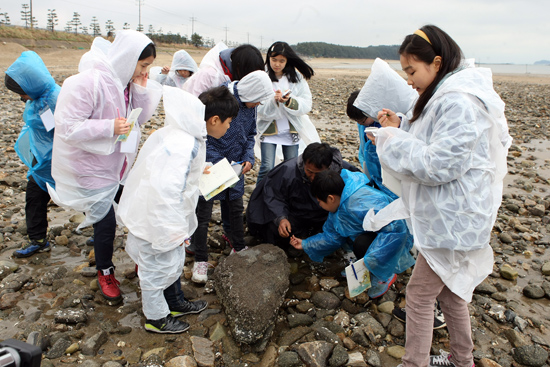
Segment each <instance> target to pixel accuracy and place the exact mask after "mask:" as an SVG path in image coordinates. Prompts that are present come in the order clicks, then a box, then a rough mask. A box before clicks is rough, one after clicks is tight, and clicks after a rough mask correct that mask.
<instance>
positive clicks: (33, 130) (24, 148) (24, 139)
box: [6, 51, 60, 191]
mask: <svg viewBox="0 0 550 367" xmlns="http://www.w3.org/2000/svg"><path fill="white" fill-rule="evenodd" d="M6 74H8V75H9V76H10V77H11V78H12V79H13V80H15V81H16V82H17V84H19V86H20V87H21V88H22V89H23V90H24V91H25V93H26V94H27V95H28V96H29V97H31V98H32V101H27V103H26V105H25V112H23V121H25V126H24V127H23V129H22V130H21V133H20V134H19V138H18V139H17V142H16V143H15V152H16V153H17V155H18V156H19V158H21V160H22V161H23V163H25V165H26V166H27V167H29V172H28V174H27V177H30V176H32V177H33V178H34V180H35V181H36V183H37V184H38V185H39V186H40V188H41V189H42V190H44V191H47V190H48V189H47V187H46V183H49V184H50V185H51V186H54V180H53V178H52V145H53V134H54V129H52V130H50V131H46V128H45V127H44V124H43V123H42V119H41V118H40V114H41V113H44V112H45V111H47V110H48V109H50V110H51V111H52V113H53V112H54V111H55V105H56V102H57V96H58V94H59V90H60V87H59V86H58V85H57V84H55V80H54V79H53V78H52V76H51V75H50V72H49V71H48V69H47V68H46V65H44V62H43V61H42V59H41V58H40V56H38V55H37V54H36V52H34V51H25V52H23V53H22V54H21V56H19V58H18V59H17V60H15V62H14V63H13V64H12V65H11V66H10V67H9V68H8V70H6ZM33 158H34V159H36V164H35V165H34V166H33Z"/></svg>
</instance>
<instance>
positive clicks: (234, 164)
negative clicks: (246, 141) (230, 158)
mask: <svg viewBox="0 0 550 367" xmlns="http://www.w3.org/2000/svg"><path fill="white" fill-rule="evenodd" d="M237 164H243V161H239V162H232V163H231V165H232V166H236V165H237Z"/></svg>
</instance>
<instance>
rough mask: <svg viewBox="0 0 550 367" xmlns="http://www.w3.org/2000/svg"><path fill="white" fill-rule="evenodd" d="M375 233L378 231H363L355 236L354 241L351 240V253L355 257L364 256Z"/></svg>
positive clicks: (360, 257)
mask: <svg viewBox="0 0 550 367" xmlns="http://www.w3.org/2000/svg"><path fill="white" fill-rule="evenodd" d="M377 235H378V232H365V233H362V234H360V235H359V236H357V237H356V238H355V241H353V254H354V255H355V257H356V258H357V259H362V258H363V257H365V254H366V253H367V250H368V249H369V247H370V245H371V243H372V241H374V239H375V238H376V236H377Z"/></svg>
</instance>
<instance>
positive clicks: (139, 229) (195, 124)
mask: <svg viewBox="0 0 550 367" xmlns="http://www.w3.org/2000/svg"><path fill="white" fill-rule="evenodd" d="M163 96H164V110H165V113H166V121H165V126H164V127H163V128H161V129H159V130H158V131H156V132H154V133H153V134H152V135H151V136H150V137H149V138H148V139H147V141H146V142H145V144H144V145H143V147H142V149H141V151H140V153H139V156H138V159H137V161H136V163H135V164H134V167H133V168H132V171H131V172H130V173H129V175H128V179H127V181H126V185H125V190H124V192H123V194H122V197H121V199H120V204H119V208H118V213H117V215H118V217H119V219H120V220H121V221H122V222H123V223H124V225H125V226H126V227H127V228H128V230H129V233H128V239H127V243H126V251H127V252H128V254H129V255H130V257H131V258H132V259H133V260H134V261H135V262H136V264H137V265H138V269H139V273H138V274H139V279H140V286H141V290H142V304H143V313H144V314H145V317H146V319H147V320H146V322H145V329H146V330H148V331H153V332H158V333H181V332H184V331H186V330H187V329H188V328H189V324H187V323H186V322H182V321H180V320H178V319H177V318H176V317H179V316H183V315H185V314H189V313H198V312H200V311H202V310H204V309H205V308H206V306H207V303H206V302H204V301H195V302H190V301H188V300H187V299H186V298H185V297H184V294H183V292H182V290H181V284H180V276H181V273H182V271H183V263H184V260H185V251H184V247H183V246H182V244H183V243H184V242H185V241H186V240H187V239H188V238H189V237H191V234H192V233H193V232H194V230H195V228H196V226H197V219H196V215H195V207H196V204H197V200H198V197H199V189H198V183H199V179H200V176H201V174H202V172H203V168H204V163H205V157H206V145H205V137H206V134H207V132H208V133H211V134H213V135H220V134H221V135H223V134H224V133H225V131H226V130H227V128H228V127H229V124H230V122H231V118H232V117H233V116H234V115H236V112H233V111H238V107H235V106H236V104H237V102H236V101H235V99H234V97H233V96H232V95H231V94H230V93H229V91H228V90H227V88H225V87H223V89H220V88H213V89H212V90H209V91H207V92H205V93H204V96H203V95H201V97H204V98H201V99H202V100H205V101H206V103H207V105H206V107H205V105H204V104H203V103H202V102H201V100H199V99H197V98H196V97H194V96H193V95H191V94H189V93H187V92H184V91H182V90H180V89H178V88H173V87H164V94H163ZM214 105H216V106H218V107H219V106H220V105H221V106H222V107H221V108H218V110H222V111H225V112H224V113H229V115H228V116H224V115H223V114H221V113H218V114H217V115H215V116H213V115H212V113H211V109H212V106H214ZM209 107H210V108H209ZM205 110H206V120H207V121H206V123H205ZM209 114H210V115H209ZM221 135H220V136H221Z"/></svg>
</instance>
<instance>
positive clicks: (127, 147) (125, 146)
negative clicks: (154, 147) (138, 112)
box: [120, 130, 138, 153]
mask: <svg viewBox="0 0 550 367" xmlns="http://www.w3.org/2000/svg"><path fill="white" fill-rule="evenodd" d="M137 142H138V132H137V131H136V130H133V131H131V132H130V135H128V137H127V138H126V140H124V141H121V142H120V152H121V153H135V152H136V149H137Z"/></svg>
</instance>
